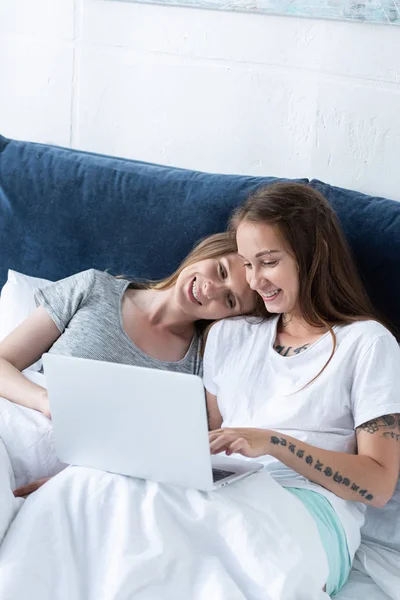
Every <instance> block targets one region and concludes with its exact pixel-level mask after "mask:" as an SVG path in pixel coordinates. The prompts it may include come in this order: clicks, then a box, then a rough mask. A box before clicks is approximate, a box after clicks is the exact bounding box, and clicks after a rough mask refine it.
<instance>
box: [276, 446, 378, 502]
mask: <svg viewBox="0 0 400 600" xmlns="http://www.w3.org/2000/svg"><path fill="white" fill-rule="evenodd" d="M271 443H272V444H274V445H276V446H284V447H287V448H288V450H289V451H290V452H291V453H292V454H294V455H295V456H297V458H301V459H304V460H305V461H306V463H307V465H308V466H309V467H312V468H314V469H315V470H316V471H319V472H320V473H323V474H324V475H325V477H332V479H333V481H334V482H335V483H338V484H339V485H344V486H346V487H348V488H349V489H350V490H351V491H352V492H355V493H356V494H358V495H359V496H361V497H362V498H363V499H364V500H368V502H371V500H373V499H374V497H373V495H372V494H370V493H369V492H368V490H366V489H360V486H359V485H357V484H356V483H354V482H352V481H350V479H349V478H348V477H344V476H343V475H342V474H340V473H339V472H338V471H336V472H334V471H333V469H332V468H331V467H329V466H328V465H324V463H322V462H321V461H320V460H319V459H318V458H314V457H313V456H312V455H311V454H307V455H306V456H305V450H303V448H298V449H297V450H296V444H293V443H292V442H288V441H287V440H286V438H284V437H281V436H279V437H278V436H276V435H272V436H271Z"/></svg>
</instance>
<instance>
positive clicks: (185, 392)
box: [43, 354, 213, 489]
mask: <svg viewBox="0 0 400 600" xmlns="http://www.w3.org/2000/svg"><path fill="white" fill-rule="evenodd" d="M43 362H44V372H45V375H46V381H47V389H48V394H49V401H50V410H51V415H52V420H53V425H54V438H55V444H56V450H57V454H58V457H59V458H60V460H62V461H63V462H66V463H69V464H75V465H82V466H87V467H94V468H98V469H102V470H105V471H110V472H115V473H120V474H125V475H132V476H135V477H141V478H144V479H152V480H154V481H165V482H168V483H176V484H178V485H184V486H186V487H194V488H198V489H212V487H213V482H212V469H211V461H210V450H209V442H208V427H207V412H206V403H205V393H204V388H203V382H202V380H201V378H200V377H198V376H196V375H186V374H182V373H172V372H169V371H161V370H155V369H146V368H143V367H134V366H129V365H120V364H115V363H106V362H100V361H95V360H88V359H81V358H72V357H67V356H59V355H56V354H45V355H44V357H43Z"/></svg>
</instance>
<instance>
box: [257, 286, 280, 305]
mask: <svg viewBox="0 0 400 600" xmlns="http://www.w3.org/2000/svg"><path fill="white" fill-rule="evenodd" d="M281 291H282V290H281V289H280V288H276V289H275V290H270V291H269V292H265V293H261V297H262V299H263V300H264V302H272V301H273V300H275V298H277V296H278V294H280V293H281Z"/></svg>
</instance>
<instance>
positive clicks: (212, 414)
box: [206, 390, 222, 431]
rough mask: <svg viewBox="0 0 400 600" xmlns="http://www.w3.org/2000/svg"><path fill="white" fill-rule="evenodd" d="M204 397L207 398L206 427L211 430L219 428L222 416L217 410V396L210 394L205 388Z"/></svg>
mask: <svg viewBox="0 0 400 600" xmlns="http://www.w3.org/2000/svg"><path fill="white" fill-rule="evenodd" d="M206 398H207V416H208V429H209V430H210V431H213V430H214V429H219V428H220V427H221V425H222V417H221V413H220V412H219V408H218V402H217V396H214V395H213V394H210V392H208V391H207V390H206Z"/></svg>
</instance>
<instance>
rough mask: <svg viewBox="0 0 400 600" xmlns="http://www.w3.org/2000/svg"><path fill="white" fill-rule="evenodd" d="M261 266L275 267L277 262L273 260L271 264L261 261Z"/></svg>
mask: <svg viewBox="0 0 400 600" xmlns="http://www.w3.org/2000/svg"><path fill="white" fill-rule="evenodd" d="M261 264H262V266H263V267H275V265H277V264H278V261H277V260H273V261H271V262H266V261H263V262H262V263H261Z"/></svg>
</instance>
